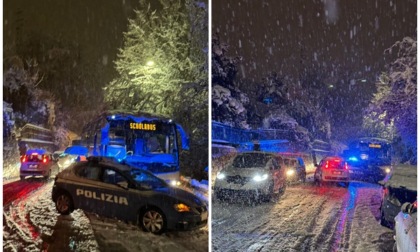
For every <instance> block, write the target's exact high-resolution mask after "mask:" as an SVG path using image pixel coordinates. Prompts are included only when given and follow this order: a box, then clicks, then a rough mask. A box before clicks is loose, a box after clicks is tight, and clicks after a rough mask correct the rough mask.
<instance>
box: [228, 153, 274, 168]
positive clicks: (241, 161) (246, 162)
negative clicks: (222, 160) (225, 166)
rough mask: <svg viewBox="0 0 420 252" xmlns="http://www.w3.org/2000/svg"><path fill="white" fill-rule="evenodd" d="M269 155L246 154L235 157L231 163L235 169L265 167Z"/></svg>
mask: <svg viewBox="0 0 420 252" xmlns="http://www.w3.org/2000/svg"><path fill="white" fill-rule="evenodd" d="M270 158H271V155H268V154H264V153H246V154H241V155H239V156H237V157H236V158H235V159H234V160H233V163H232V166H233V167H235V168H255V167H265V165H266V164H267V162H268V160H269V159H270Z"/></svg>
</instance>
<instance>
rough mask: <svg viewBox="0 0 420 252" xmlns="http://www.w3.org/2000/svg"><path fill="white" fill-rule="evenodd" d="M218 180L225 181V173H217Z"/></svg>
mask: <svg viewBox="0 0 420 252" xmlns="http://www.w3.org/2000/svg"><path fill="white" fill-rule="evenodd" d="M216 178H217V179H224V178H226V175H225V174H224V173H223V172H219V173H217V175H216Z"/></svg>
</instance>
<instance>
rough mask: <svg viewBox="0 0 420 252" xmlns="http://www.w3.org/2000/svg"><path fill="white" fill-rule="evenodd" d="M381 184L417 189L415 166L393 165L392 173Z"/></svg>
mask: <svg viewBox="0 0 420 252" xmlns="http://www.w3.org/2000/svg"><path fill="white" fill-rule="evenodd" d="M381 184H384V185H386V186H389V187H400V188H406V189H408V190H411V191H417V166H415V165H396V166H394V167H393V170H392V173H391V174H390V175H389V176H387V177H386V178H385V179H384V180H383V183H381Z"/></svg>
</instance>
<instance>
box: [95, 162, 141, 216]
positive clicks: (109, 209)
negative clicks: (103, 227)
mask: <svg viewBox="0 0 420 252" xmlns="http://www.w3.org/2000/svg"><path fill="white" fill-rule="evenodd" d="M103 171H104V172H103V174H102V178H101V188H100V193H101V199H102V200H103V205H104V207H105V209H104V215H105V216H108V217H116V218H118V219H127V220H128V219H133V218H135V216H133V215H135V213H136V212H137V210H138V207H139V206H140V205H141V202H143V201H144V200H145V199H144V198H145V195H143V192H142V191H141V190H137V189H136V188H134V184H133V182H132V181H131V180H129V179H128V178H127V177H126V176H125V175H124V174H123V173H122V172H121V171H120V170H118V169H114V168H113V167H103Z"/></svg>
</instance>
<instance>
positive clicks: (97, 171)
mask: <svg viewBox="0 0 420 252" xmlns="http://www.w3.org/2000/svg"><path fill="white" fill-rule="evenodd" d="M101 174H102V171H101V168H100V167H99V166H98V165H97V164H94V163H84V164H81V165H79V166H78V167H76V169H75V175H76V176H77V177H78V178H77V179H75V180H74V181H72V183H68V187H69V191H70V193H71V194H72V195H73V201H74V205H75V208H80V209H83V210H86V211H90V212H95V213H98V214H102V212H101V211H102V210H103V209H102V204H101V201H99V200H97V196H96V195H98V186H99V185H100V182H99V181H100V176H101Z"/></svg>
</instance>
